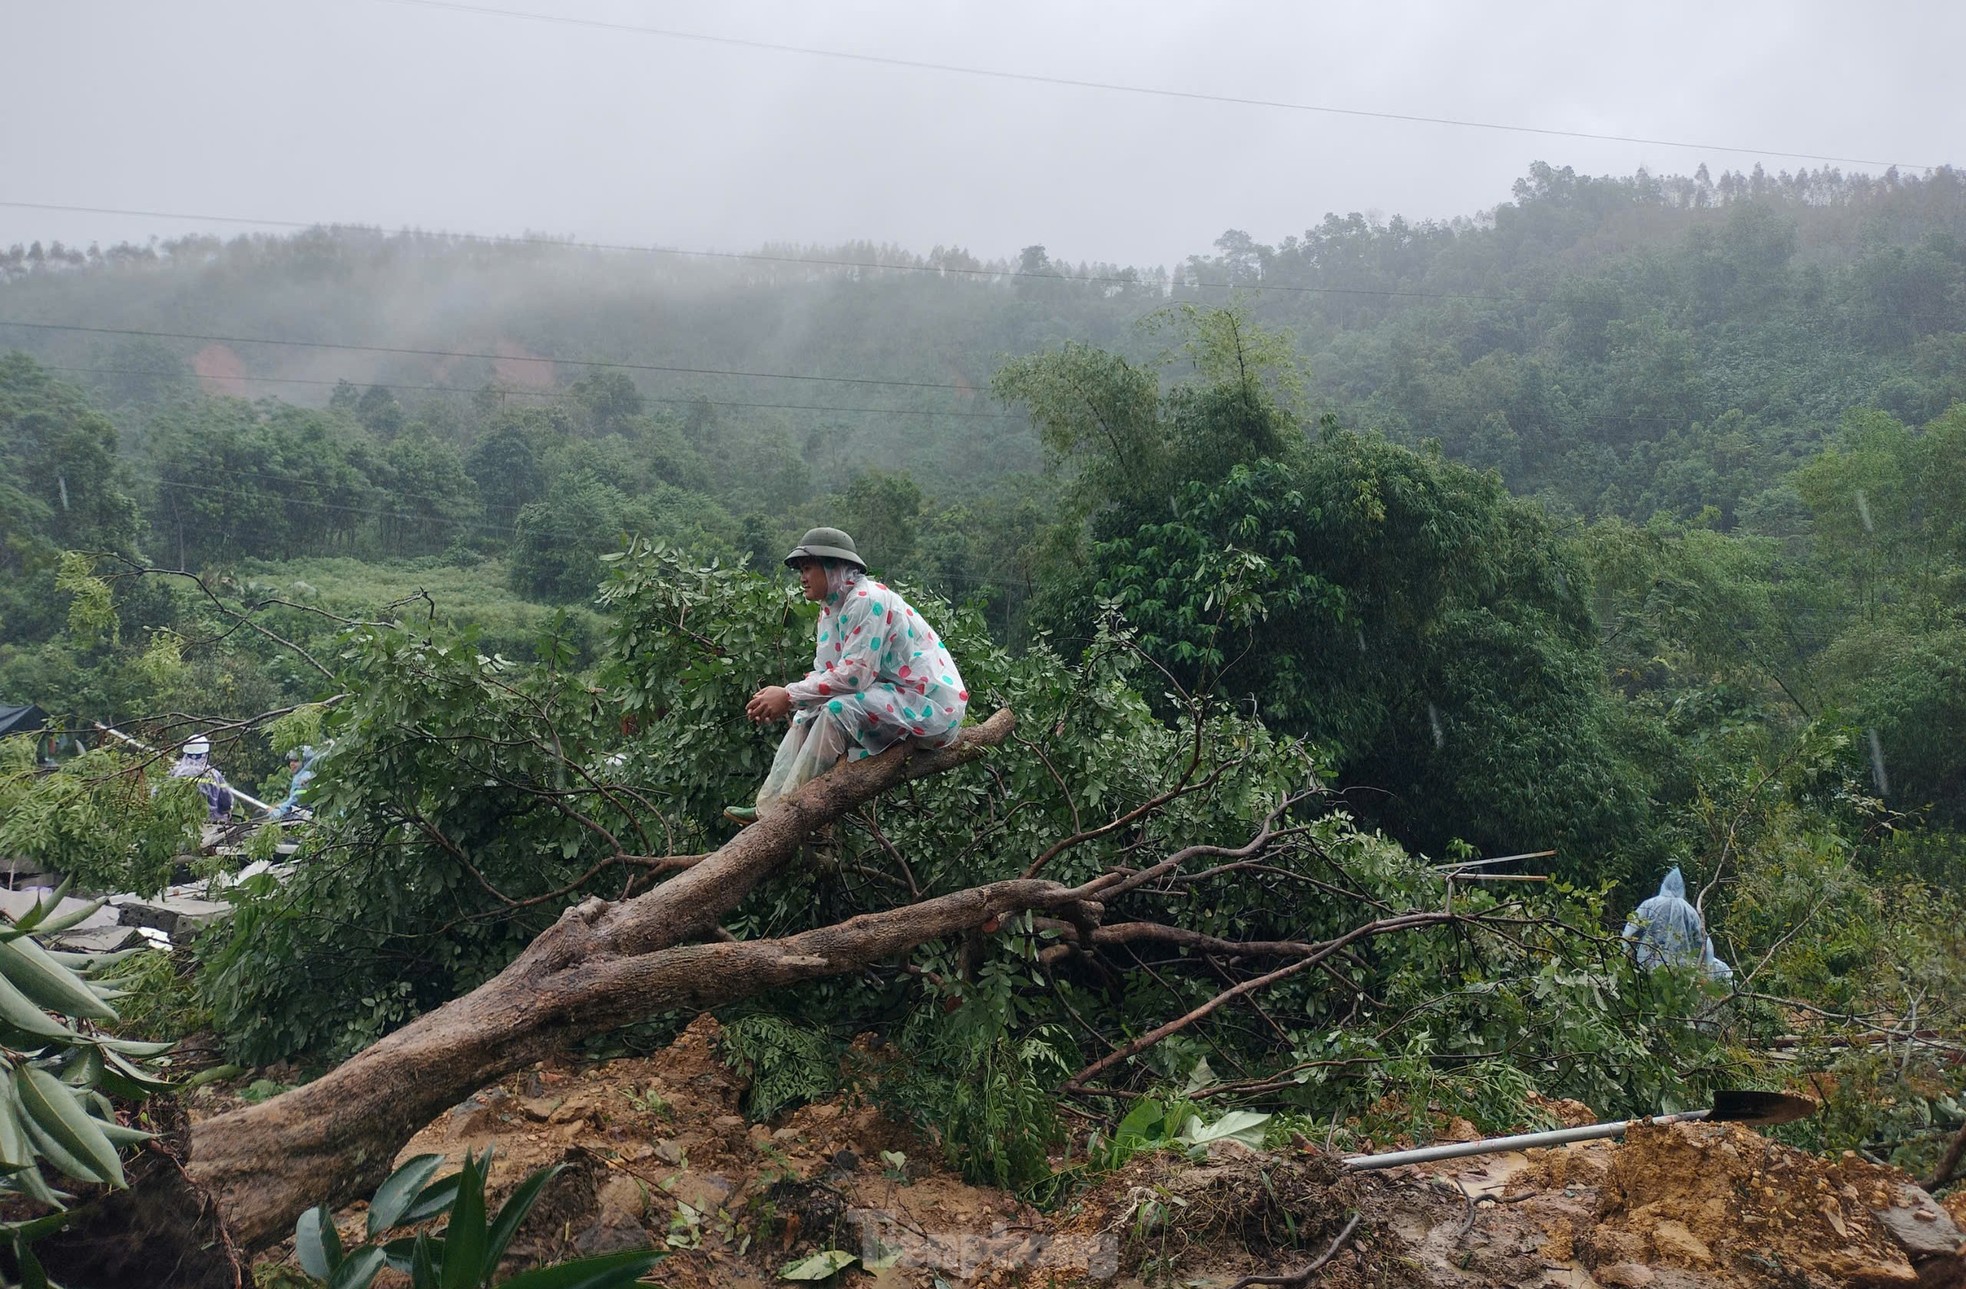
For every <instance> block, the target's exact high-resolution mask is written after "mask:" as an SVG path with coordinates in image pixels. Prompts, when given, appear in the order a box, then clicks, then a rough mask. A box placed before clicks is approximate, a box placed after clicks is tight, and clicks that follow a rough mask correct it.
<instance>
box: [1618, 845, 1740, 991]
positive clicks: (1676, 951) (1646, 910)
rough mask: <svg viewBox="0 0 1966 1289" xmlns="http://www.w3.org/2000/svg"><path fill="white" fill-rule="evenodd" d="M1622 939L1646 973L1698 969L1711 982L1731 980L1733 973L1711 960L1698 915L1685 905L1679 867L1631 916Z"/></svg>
mask: <svg viewBox="0 0 1966 1289" xmlns="http://www.w3.org/2000/svg"><path fill="white" fill-rule="evenodd" d="M1625 939H1627V940H1630V941H1631V942H1632V946H1633V952H1634V953H1635V954H1636V955H1637V957H1638V965H1639V966H1641V967H1644V968H1646V969H1647V970H1652V969H1655V968H1658V967H1692V966H1697V967H1698V968H1699V969H1700V971H1701V973H1702V974H1704V975H1705V976H1706V977H1707V978H1708V979H1710V980H1732V979H1733V978H1734V969H1733V968H1732V967H1730V966H1728V965H1727V964H1726V963H1724V962H1722V961H1721V960H1720V959H1719V958H1717V957H1715V956H1714V952H1713V939H1712V937H1710V936H1709V935H1707V929H1706V926H1705V924H1704V923H1702V922H1701V921H1700V911H1699V910H1698V909H1696V908H1694V907H1693V906H1692V904H1690V903H1688V902H1687V899H1686V879H1685V878H1684V877H1683V876H1681V875H1680V872H1679V867H1678V865H1674V866H1673V869H1672V871H1671V872H1669V873H1667V874H1666V880H1665V881H1663V882H1660V883H1659V893H1658V894H1657V895H1654V896H1653V897H1652V898H1651V899H1649V900H1647V901H1645V902H1644V903H1643V904H1641V905H1639V906H1638V908H1637V909H1635V910H1634V911H1633V912H1632V915H1631V920H1630V921H1628V922H1626V923H1625Z"/></svg>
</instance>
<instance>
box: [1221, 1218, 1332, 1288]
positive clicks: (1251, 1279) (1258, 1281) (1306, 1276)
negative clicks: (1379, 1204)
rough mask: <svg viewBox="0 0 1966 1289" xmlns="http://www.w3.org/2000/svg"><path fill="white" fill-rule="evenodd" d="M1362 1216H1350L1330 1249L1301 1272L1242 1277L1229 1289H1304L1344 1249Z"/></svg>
mask: <svg viewBox="0 0 1966 1289" xmlns="http://www.w3.org/2000/svg"><path fill="white" fill-rule="evenodd" d="M1363 1216H1364V1215H1363V1214H1361V1213H1354V1214H1352V1220H1351V1221H1349V1222H1347V1223H1345V1229H1344V1230H1342V1231H1340V1232H1338V1238H1337V1239H1335V1240H1333V1241H1332V1242H1331V1247H1330V1248H1328V1249H1326V1250H1325V1251H1324V1252H1323V1253H1321V1254H1319V1255H1318V1259H1317V1261H1315V1262H1313V1263H1311V1264H1310V1265H1309V1266H1307V1267H1305V1268H1304V1269H1303V1270H1301V1271H1293V1272H1291V1273H1290V1274H1288V1275H1282V1276H1244V1277H1243V1278H1242V1279H1240V1280H1238V1281H1236V1282H1235V1283H1234V1284H1232V1285H1230V1286H1229V1289H1250V1286H1252V1285H1276V1286H1277V1289H1304V1286H1306V1285H1308V1284H1310V1283H1311V1278H1312V1277H1313V1276H1315V1275H1317V1273H1318V1272H1320V1271H1322V1270H1324V1268H1325V1266H1326V1264H1327V1263H1329V1262H1330V1261H1331V1259H1333V1258H1335V1257H1337V1256H1338V1251H1339V1250H1340V1249H1342V1248H1344V1247H1345V1241H1347V1240H1349V1239H1351V1238H1352V1232H1354V1231H1356V1230H1358V1224H1359V1219H1360V1218H1361V1217H1363Z"/></svg>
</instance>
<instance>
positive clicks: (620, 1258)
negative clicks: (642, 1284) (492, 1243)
mask: <svg viewBox="0 0 1966 1289" xmlns="http://www.w3.org/2000/svg"><path fill="white" fill-rule="evenodd" d="M664 1256H665V1255H664V1254H661V1253H658V1252H656V1251H654V1250H652V1249H631V1250H628V1251H627V1252H623V1253H605V1254H602V1255H601V1256H599V1257H595V1258H582V1259H580V1260H579V1261H578V1262H562V1263H560V1264H559V1265H558V1266H551V1267H537V1268H535V1269H533V1270H531V1271H522V1272H520V1273H519V1274H518V1275H516V1276H513V1277H512V1278H511V1279H510V1280H505V1281H501V1282H500V1284H499V1289H626V1286H628V1285H632V1284H634V1283H635V1282H636V1281H637V1280H640V1279H641V1278H642V1277H643V1276H645V1275H647V1274H648V1273H649V1270H650V1269H651V1268H653V1267H654V1266H655V1264H656V1263H658V1262H660V1261H662V1259H663V1257H664Z"/></svg>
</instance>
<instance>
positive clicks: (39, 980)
mask: <svg viewBox="0 0 1966 1289" xmlns="http://www.w3.org/2000/svg"><path fill="white" fill-rule="evenodd" d="M66 891H67V888H66V887H63V888H61V889H59V890H57V891H55V892H54V893H53V894H52V895H50V896H48V897H47V898H46V899H43V900H41V901H39V902H38V903H36V904H35V905H33V906H32V907H31V908H29V909H28V910H27V911H26V912H25V913H23V914H21V915H20V916H19V917H18V918H14V919H10V920H8V921H7V922H6V923H5V924H4V925H0V1197H4V1198H6V1199H9V1200H12V1199H15V1198H17V1197H18V1198H24V1199H26V1200H29V1201H32V1202H33V1203H34V1204H36V1205H38V1206H40V1207H41V1208H42V1209H44V1210H48V1211H49V1212H48V1215H47V1216H44V1217H40V1218H33V1217H30V1218H26V1219H23V1220H10V1221H8V1222H6V1223H0V1240H4V1241H5V1243H6V1244H7V1246H8V1247H9V1248H10V1250H11V1252H12V1254H13V1258H14V1261H15V1263H16V1265H17V1266H18V1267H19V1269H20V1272H21V1275H22V1278H23V1280H24V1281H27V1280H32V1279H38V1278H40V1277H41V1270H40V1266H39V1263H38V1261H37V1260H36V1259H35V1257H34V1254H33V1251H32V1249H31V1248H30V1247H29V1246H30V1245H31V1243H32V1242H33V1241H34V1240H36V1239H38V1238H40V1237H41V1236H43V1235H46V1234H48V1233H50V1232H51V1231H53V1230H55V1229H58V1228H59V1227H60V1225H61V1223H62V1221H63V1212H62V1210H63V1209H64V1208H65V1207H66V1203H67V1201H68V1200H70V1199H72V1198H73V1196H71V1195H69V1194H67V1193H66V1192H64V1191H60V1190H57V1189H56V1188H55V1187H54V1186H53V1185H51V1184H50V1183H49V1180H48V1177H47V1175H46V1174H44V1172H43V1168H44V1167H45V1168H47V1169H49V1170H51V1171H52V1172H53V1173H55V1174H57V1175H59V1176H64V1177H67V1178H70V1179H72V1180H73V1181H76V1182H80V1183H83V1184H85V1185H99V1186H108V1187H114V1188H120V1187H122V1186H124V1185H125V1184H126V1183H125V1180H124V1175H123V1164H122V1160H121V1158H120V1157H119V1156H120V1154H121V1152H122V1150H123V1148H124V1147H126V1146H129V1145H132V1144H134V1143H136V1142H139V1141H142V1140H144V1139H145V1138H146V1137H148V1136H149V1134H148V1133H145V1132H142V1131H140V1130H138V1129H135V1128H131V1127H129V1126H128V1125H126V1124H125V1123H123V1122H122V1120H121V1119H120V1118H118V1116H117V1112H116V1107H115V1105H114V1104H113V1103H112V1101H111V1098H112V1097H115V1098H119V1099H121V1100H123V1101H125V1102H139V1101H142V1100H143V1099H144V1098H145V1097H147V1096H149V1095H150V1094H151V1093H153V1092H158V1091H161V1090H163V1089H164V1088H165V1086H166V1085H165V1084H164V1082H163V1081H162V1080H161V1079H159V1078H157V1077H156V1075H155V1074H154V1073H153V1072H151V1071H150V1070H148V1069H146V1068H145V1064H144V1063H145V1062H146V1060H147V1058H149V1057H154V1056H156V1055H158V1054H159V1053H161V1052H164V1051H166V1050H168V1049H169V1048H170V1046H171V1044H169V1043H139V1042H131V1041H127V1040H122V1039H116V1038H111V1037H109V1036H107V1035H104V1034H100V1033H97V1032H95V1030H94V1028H93V1026H94V1023H97V1022H111V1023H113V1022H115V1021H116V1020H117V1014H116V1010H115V1008H113V1007H112V1006H110V1001H111V999H113V998H114V997H115V996H116V991H115V990H113V989H110V988H107V987H106V986H104V985H103V984H102V983H100V982H99V981H98V980H96V979H94V978H93V971H92V968H90V967H86V966H84V965H83V963H82V961H81V960H80V959H78V957H77V956H76V955H71V954H57V953H54V952H50V951H49V950H47V949H44V948H42V947H41V945H40V944H39V943H38V942H37V940H36V938H35V937H36V936H37V935H51V934H54V933H56V932H60V931H63V930H67V929H69V928H70V927H72V926H74V925H75V924H76V923H78V922H80V921H82V920H83V919H84V918H86V917H88V916H89V914H91V913H93V912H95V910H96V907H97V906H95V905H88V906H85V907H83V908H81V909H79V910H76V911H75V912H73V913H68V914H63V915H61V916H58V917H57V916H54V912H55V909H56V907H57V905H58V904H59V903H60V902H61V897H62V896H63V895H64V894H66ZM44 1282H45V1281H44Z"/></svg>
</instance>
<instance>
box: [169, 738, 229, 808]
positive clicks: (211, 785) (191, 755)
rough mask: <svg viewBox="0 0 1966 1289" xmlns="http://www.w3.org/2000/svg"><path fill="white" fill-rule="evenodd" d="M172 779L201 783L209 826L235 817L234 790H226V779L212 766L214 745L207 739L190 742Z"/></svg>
mask: <svg viewBox="0 0 1966 1289" xmlns="http://www.w3.org/2000/svg"><path fill="white" fill-rule="evenodd" d="M170 777H171V778H173V779H190V780H192V781H194V782H195V783H197V785H198V791H199V792H201V793H203V794H204V797H205V818H206V820H207V821H208V822H211V823H215V824H219V823H224V822H225V821H226V820H227V819H230V818H231V817H232V789H231V788H228V787H226V786H225V776H224V775H223V774H221V773H219V769H218V767H217V766H215V765H213V764H212V742H211V740H210V739H208V738H206V737H205V736H204V735H202V734H201V735H199V736H197V737H196V738H192V739H190V740H188V741H186V743H185V745H184V747H183V749H182V750H181V752H180V754H179V756H178V759H177V763H176V764H174V765H173V766H171V776H170Z"/></svg>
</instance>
